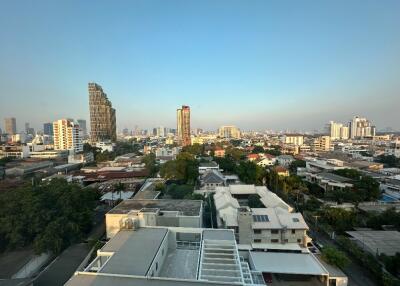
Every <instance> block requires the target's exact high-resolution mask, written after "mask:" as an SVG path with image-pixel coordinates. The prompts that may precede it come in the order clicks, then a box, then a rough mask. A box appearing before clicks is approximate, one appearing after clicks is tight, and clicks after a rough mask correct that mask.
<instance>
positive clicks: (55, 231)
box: [0, 179, 100, 253]
mask: <svg viewBox="0 0 400 286" xmlns="http://www.w3.org/2000/svg"><path fill="white" fill-rule="evenodd" d="M99 197H100V196H99V194H98V193H97V191H96V190H93V189H91V188H82V187H80V186H79V185H77V184H71V183H67V182H66V181H65V180H61V179H53V180H52V181H50V182H41V183H39V184H37V185H35V186H34V187H32V186H24V187H21V188H18V189H15V190H13V191H12V192H3V193H0V205H1V206H2V207H1V208H0V241H1V242H2V243H1V247H2V249H3V250H4V249H7V248H8V249H15V248H19V247H24V246H28V245H32V244H33V245H34V247H35V250H36V252H37V253H41V252H43V251H52V252H54V253H59V252H61V251H62V250H63V249H64V248H65V247H67V246H68V245H70V244H71V243H72V242H74V241H78V240H80V239H81V238H82V237H83V236H84V235H85V234H86V233H88V232H89V230H90V229H91V227H92V218H93V213H94V211H93V210H94V208H95V206H96V204H97V202H98V199H99ZM17 210H18V211H17Z"/></svg>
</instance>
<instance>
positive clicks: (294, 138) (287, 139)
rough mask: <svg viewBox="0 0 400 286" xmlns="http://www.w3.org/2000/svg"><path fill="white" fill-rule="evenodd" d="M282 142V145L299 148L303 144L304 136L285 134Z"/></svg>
mask: <svg viewBox="0 0 400 286" xmlns="http://www.w3.org/2000/svg"><path fill="white" fill-rule="evenodd" d="M282 142H283V143H284V144H293V145H296V146H301V145H303V144H304V136H303V135H299V134H286V135H284V136H283V137H282Z"/></svg>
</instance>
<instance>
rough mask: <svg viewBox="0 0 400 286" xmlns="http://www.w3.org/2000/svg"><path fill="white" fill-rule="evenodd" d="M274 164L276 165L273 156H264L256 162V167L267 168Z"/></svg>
mask: <svg viewBox="0 0 400 286" xmlns="http://www.w3.org/2000/svg"><path fill="white" fill-rule="evenodd" d="M275 163H276V158H275V156H272V155H270V154H265V155H264V158H263V159H261V161H259V162H257V165H258V166H261V167H268V166H273V165H275Z"/></svg>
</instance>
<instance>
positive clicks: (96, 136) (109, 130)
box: [88, 83, 117, 144]
mask: <svg viewBox="0 0 400 286" xmlns="http://www.w3.org/2000/svg"><path fill="white" fill-rule="evenodd" d="M88 88H89V109H90V140H91V142H92V144H95V143H98V142H103V141H112V142H115V141H116V140H117V126H116V117H115V109H114V108H112V104H111V101H110V100H109V99H108V98H107V94H106V93H105V92H103V89H102V88H101V86H100V85H98V84H96V83H89V85H88Z"/></svg>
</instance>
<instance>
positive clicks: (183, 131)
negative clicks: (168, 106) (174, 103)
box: [176, 105, 191, 146]
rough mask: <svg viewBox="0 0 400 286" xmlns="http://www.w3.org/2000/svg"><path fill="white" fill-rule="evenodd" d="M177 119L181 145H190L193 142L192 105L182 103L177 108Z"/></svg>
mask: <svg viewBox="0 0 400 286" xmlns="http://www.w3.org/2000/svg"><path fill="white" fill-rule="evenodd" d="M176 121H177V130H178V142H179V145H182V146H188V145H190V144H191V138H190V107H189V106H186V105H182V108H180V109H177V110H176Z"/></svg>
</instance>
